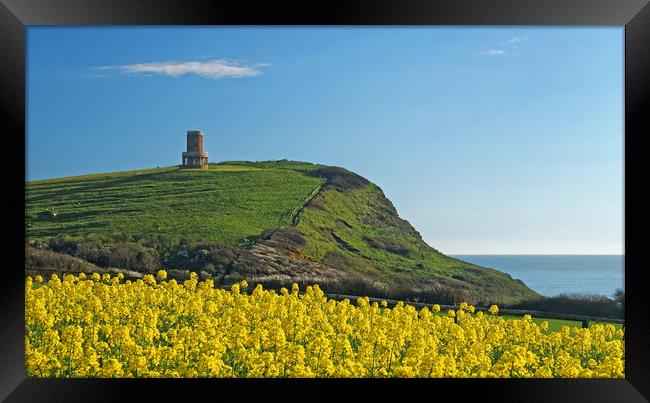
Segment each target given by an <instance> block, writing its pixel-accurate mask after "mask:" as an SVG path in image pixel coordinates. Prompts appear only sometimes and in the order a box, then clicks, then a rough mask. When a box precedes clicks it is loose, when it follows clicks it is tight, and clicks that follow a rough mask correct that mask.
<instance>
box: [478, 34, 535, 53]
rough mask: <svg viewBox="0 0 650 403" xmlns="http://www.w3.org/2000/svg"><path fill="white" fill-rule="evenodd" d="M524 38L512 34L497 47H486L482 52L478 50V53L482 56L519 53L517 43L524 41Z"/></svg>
mask: <svg viewBox="0 0 650 403" xmlns="http://www.w3.org/2000/svg"><path fill="white" fill-rule="evenodd" d="M525 41H526V38H524V37H520V36H513V37H512V38H510V39H508V40H507V41H505V42H502V43H501V45H500V46H499V47H496V48H492V49H488V50H485V51H482V52H479V53H478V54H479V55H484V56H505V55H518V54H520V53H521V51H519V44H520V43H521V42H525Z"/></svg>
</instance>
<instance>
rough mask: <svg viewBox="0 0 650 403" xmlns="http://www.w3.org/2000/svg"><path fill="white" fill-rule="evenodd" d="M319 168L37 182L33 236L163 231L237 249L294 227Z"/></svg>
mask: <svg viewBox="0 0 650 403" xmlns="http://www.w3.org/2000/svg"><path fill="white" fill-rule="evenodd" d="M315 167H316V166H313V165H310V164H299V165H296V164H289V163H285V164H283V163H281V162H279V163H267V164H259V167H257V166H254V165H253V164H241V165H240V164H237V163H228V164H218V165H211V166H210V169H208V170H199V169H180V168H178V167H172V168H160V169H148V170H138V171H128V172H117V173H110V174H97V175H87V176H77V177H70V178H62V179H52V180H42V181H34V182H30V183H29V184H28V186H27V199H26V204H27V222H28V228H27V237H28V238H29V239H32V240H45V239H48V238H50V237H52V236H55V235H57V234H61V233H65V234H68V235H72V236H85V235H88V234H91V233H101V234H112V235H115V236H116V237H118V236H119V235H120V234H121V233H126V234H129V235H133V234H138V235H145V236H150V235H154V234H158V233H161V234H166V235H169V236H171V237H173V238H179V237H181V236H184V237H188V238H192V239H196V240H205V241H218V242H224V243H227V244H231V245H238V244H240V243H241V242H243V240H244V239H247V238H251V237H254V236H257V235H259V234H260V233H261V232H262V230H264V229H266V228H274V227H279V226H281V225H287V224H289V212H290V211H291V210H292V209H293V208H294V207H295V206H296V205H298V204H299V203H300V202H302V201H303V200H304V199H305V197H307V195H308V194H309V193H310V192H312V191H313V190H314V188H316V187H317V186H318V185H320V184H321V183H322V182H323V179H321V178H317V177H313V176H307V175H304V174H303V173H302V172H304V171H308V170H310V169H311V170H313V169H315ZM264 168H266V169H264ZM301 171H302V172H301ZM50 211H51V212H54V213H55V214H56V216H55V217H53V216H52V214H49V212H50Z"/></svg>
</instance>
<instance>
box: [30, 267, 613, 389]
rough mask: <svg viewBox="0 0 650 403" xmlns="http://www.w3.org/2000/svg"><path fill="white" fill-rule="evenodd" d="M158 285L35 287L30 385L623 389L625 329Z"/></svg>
mask: <svg viewBox="0 0 650 403" xmlns="http://www.w3.org/2000/svg"><path fill="white" fill-rule="evenodd" d="M157 277H158V279H156V278H155V277H153V276H152V275H146V276H145V277H144V280H138V281H134V282H131V281H128V280H127V281H124V279H123V277H122V276H121V275H119V276H117V277H110V276H109V275H107V274H104V275H103V276H100V275H98V274H93V275H92V276H90V277H86V276H84V275H83V274H80V275H79V276H73V275H65V276H64V278H63V280H61V279H60V278H59V277H57V276H56V275H53V276H52V277H51V278H50V280H49V281H47V282H45V281H44V280H43V278H41V276H36V277H35V278H34V279H32V278H31V277H26V281H25V293H26V301H25V302H26V307H25V308H26V315H25V331H26V335H25V361H26V371H27V376H30V377H623V368H624V358H625V353H624V344H623V330H621V329H617V328H615V327H614V326H612V325H601V324H597V325H594V326H592V327H591V328H590V329H580V328H568V327H566V326H565V327H563V328H562V329H561V330H560V331H557V332H550V331H549V330H548V324H547V323H546V322H543V323H542V324H541V325H537V324H535V323H533V322H532V321H531V318H530V316H525V317H524V318H523V319H521V320H505V319H503V318H502V317H500V316H498V308H497V307H496V306H493V307H492V308H491V310H490V313H488V314H483V313H482V312H477V313H473V312H474V307H473V306H470V305H467V304H463V305H462V306H461V307H460V309H458V310H457V311H448V312H442V313H438V312H439V311H440V308H439V307H438V306H434V307H433V308H432V309H427V308H422V309H420V310H417V309H415V308H414V307H412V306H409V305H404V304H402V303H399V304H398V305H397V306H395V307H393V308H388V307H386V304H385V303H382V304H377V303H373V304H369V302H368V300H367V299H366V298H360V299H359V300H357V303H356V305H355V304H352V303H350V301H348V300H345V301H334V300H331V299H328V298H327V297H325V296H324V295H323V292H322V291H321V290H320V289H319V287H318V286H316V285H314V286H311V287H307V289H306V292H305V293H304V294H299V292H298V291H299V290H298V286H297V285H295V284H294V286H293V289H292V290H291V291H289V290H287V289H282V290H281V292H280V293H279V294H278V293H276V292H275V291H268V290H263V289H262V287H261V286H258V287H257V288H255V289H254V290H252V291H250V292H246V289H247V284H246V283H245V282H242V283H240V284H235V285H233V286H232V288H231V290H223V289H217V288H214V286H213V283H212V281H211V280H206V281H203V282H199V281H198V279H197V277H196V275H192V277H191V279H190V280H187V281H185V282H184V283H182V284H181V283H177V282H176V281H175V280H170V281H166V280H165V278H166V274H165V272H164V271H160V272H159V273H158V276H157ZM456 322H457V323H456Z"/></svg>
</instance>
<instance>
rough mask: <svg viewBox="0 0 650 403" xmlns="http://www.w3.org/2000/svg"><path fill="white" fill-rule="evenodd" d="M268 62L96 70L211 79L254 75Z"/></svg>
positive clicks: (190, 63)
mask: <svg viewBox="0 0 650 403" xmlns="http://www.w3.org/2000/svg"><path fill="white" fill-rule="evenodd" d="M268 66H270V64H268V63H258V64H255V65H250V66H247V65H242V64H239V63H237V62H234V61H231V60H228V59H215V60H208V61H187V62H175V61H169V62H155V63H137V64H126V65H121V66H99V67H95V68H94V70H115V71H119V72H121V73H125V74H138V75H146V76H151V75H161V76H167V77H180V76H183V75H186V74H194V75H197V76H200V77H204V78H209V79H215V80H216V79H221V78H241V77H252V76H257V75H260V74H262V71H261V70H260V68H262V67H268Z"/></svg>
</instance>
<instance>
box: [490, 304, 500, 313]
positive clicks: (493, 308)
mask: <svg viewBox="0 0 650 403" xmlns="http://www.w3.org/2000/svg"><path fill="white" fill-rule="evenodd" d="M488 312H490V313H491V314H492V315H496V314H497V313H499V307H498V306H496V305H490V308H489V309H488Z"/></svg>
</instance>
